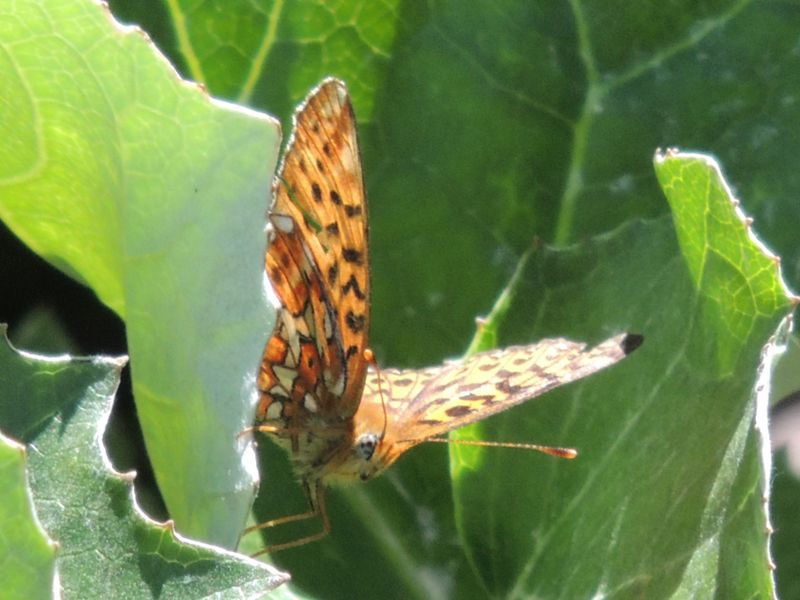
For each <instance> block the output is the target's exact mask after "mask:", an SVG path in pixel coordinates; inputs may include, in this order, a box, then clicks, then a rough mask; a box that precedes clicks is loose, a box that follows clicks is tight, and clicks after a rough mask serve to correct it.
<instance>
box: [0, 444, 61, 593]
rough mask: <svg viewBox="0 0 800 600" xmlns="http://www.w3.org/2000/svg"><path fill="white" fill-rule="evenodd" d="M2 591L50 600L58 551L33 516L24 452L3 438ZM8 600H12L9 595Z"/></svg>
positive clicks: (0, 468) (0, 486)
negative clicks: (56, 552)
mask: <svg viewBox="0 0 800 600" xmlns="http://www.w3.org/2000/svg"><path fill="white" fill-rule="evenodd" d="M0 490H2V500H3V501H2V502H0V530H1V531H2V532H3V535H2V537H0V556H3V557H5V558H4V560H3V561H2V563H0V587H1V588H2V589H3V590H4V593H5V594H12V595H13V597H14V598H48V597H50V593H51V590H52V588H53V584H52V582H53V575H54V573H55V547H54V545H53V544H51V543H50V540H48V539H47V535H45V533H44V531H42V529H41V527H40V526H39V523H38V522H37V520H36V517H35V515H34V512H33V506H32V504H31V499H30V497H29V496H28V488H27V481H26V479H25V448H24V446H21V445H20V444H17V443H16V442H14V441H13V440H11V439H9V438H7V437H5V436H4V435H2V434H0ZM8 597H9V598H11V597H12V596H11V595H9V596H8Z"/></svg>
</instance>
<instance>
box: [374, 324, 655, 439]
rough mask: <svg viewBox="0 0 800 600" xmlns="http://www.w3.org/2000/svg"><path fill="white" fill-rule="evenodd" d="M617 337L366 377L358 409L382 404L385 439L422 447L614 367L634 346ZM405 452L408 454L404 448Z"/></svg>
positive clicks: (632, 338)
mask: <svg viewBox="0 0 800 600" xmlns="http://www.w3.org/2000/svg"><path fill="white" fill-rule="evenodd" d="M641 341H642V339H641V336H637V335H632V334H623V335H618V336H616V337H613V338H610V339H608V340H606V341H605V342H603V343H601V344H599V345H597V346H595V347H594V348H591V349H586V344H584V343H580V342H573V341H570V340H566V339H563V338H554V339H545V340H542V341H540V342H538V343H536V344H532V345H529V346H511V347H509V348H503V349H498V350H490V351H488V352H481V353H479V354H475V355H473V356H470V357H468V358H466V359H465V360H463V361H461V362H457V363H452V364H444V365H442V366H439V367H433V368H428V369H421V370H396V369H386V370H383V371H381V373H380V384H379V379H378V376H377V374H376V373H375V372H374V371H372V370H370V373H369V375H368V377H367V384H366V388H365V391H364V400H363V401H364V402H365V403H366V402H370V403H379V402H380V401H381V400H380V395H379V387H380V391H382V392H383V398H384V400H385V401H386V402H387V412H388V414H389V425H388V426H389V427H390V428H392V429H393V431H392V438H393V439H394V440H398V441H423V440H424V439H426V438H430V437H434V436H438V435H441V434H443V433H446V432H448V431H451V430H453V429H458V428H459V427H463V426H465V425H468V424H470V423H474V422H475V421H479V420H481V419H485V418H486V417H488V416H490V415H493V414H496V413H499V412H501V411H504V410H506V409H507V408H510V407H512V406H515V405H517V404H520V403H522V402H524V401H526V400H529V399H531V398H534V397H536V396H539V395H540V394H543V393H545V392H547V391H548V390H551V389H553V388H556V387H558V386H560V385H564V384H566V383H569V382H571V381H575V380H578V379H581V378H583V377H586V376H587V375H591V374H592V373H594V372H596V371H599V370H600V369H604V368H605V367H608V366H610V365H613V364H614V363H616V362H618V361H620V360H622V359H623V358H624V357H625V356H626V355H627V354H629V353H630V352H632V351H633V350H634V349H635V348H636V347H638V346H639V345H640V344H641ZM409 447H410V446H409Z"/></svg>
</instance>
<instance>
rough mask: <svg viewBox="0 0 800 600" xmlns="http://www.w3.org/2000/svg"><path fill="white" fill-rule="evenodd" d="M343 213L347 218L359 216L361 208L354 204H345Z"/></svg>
mask: <svg viewBox="0 0 800 600" xmlns="http://www.w3.org/2000/svg"><path fill="white" fill-rule="evenodd" d="M344 212H345V214H346V215H347V216H348V217H355V216H356V215H360V214H361V207H360V206H358V205H356V204H345V205H344Z"/></svg>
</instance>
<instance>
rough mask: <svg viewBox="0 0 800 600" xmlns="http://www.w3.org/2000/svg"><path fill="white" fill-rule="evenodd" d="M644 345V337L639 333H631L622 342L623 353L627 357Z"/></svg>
mask: <svg viewBox="0 0 800 600" xmlns="http://www.w3.org/2000/svg"><path fill="white" fill-rule="evenodd" d="M642 344H644V336H643V335H641V334H639V333H629V334H628V335H626V336H625V339H623V340H622V344H621V346H622V351H623V352H624V353H625V356H627V355H628V354H630V353H631V352H633V351H634V350H636V349H637V348H638V347H639V346H641V345H642Z"/></svg>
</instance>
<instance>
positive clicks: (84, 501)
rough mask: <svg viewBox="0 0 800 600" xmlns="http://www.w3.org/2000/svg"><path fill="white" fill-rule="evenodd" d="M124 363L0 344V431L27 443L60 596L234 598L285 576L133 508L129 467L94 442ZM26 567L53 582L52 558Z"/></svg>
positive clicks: (39, 579) (44, 582)
mask: <svg viewBox="0 0 800 600" xmlns="http://www.w3.org/2000/svg"><path fill="white" fill-rule="evenodd" d="M1 333H2V334H3V335H5V328H4V327H3V329H2V332H1ZM125 362H126V360H125V359H124V358H122V359H120V358H103V357H95V358H70V357H67V356H63V357H56V358H46V357H41V356H35V355H25V354H20V353H17V352H15V351H14V350H13V349H12V348H11V347H10V346H9V345H8V343H7V342H6V341H5V340H3V342H2V343H0V385H2V389H0V397H2V403H0V428H2V430H3V431H4V432H6V433H8V434H10V435H12V436H14V437H15V438H17V439H19V440H23V441H24V442H25V443H26V445H27V448H28V452H27V465H26V468H27V474H28V480H29V492H28V493H29V494H30V498H31V499H32V501H33V505H34V507H35V511H36V515H37V516H38V519H39V520H40V521H41V523H42V527H43V528H44V529H45V531H47V533H48V535H49V536H50V537H51V538H52V539H53V540H54V541H55V542H57V544H58V553H57V561H56V567H57V569H58V584H59V586H60V589H61V594H62V595H63V597H65V598H86V597H97V598H119V597H123V596H132V597H150V596H151V595H153V594H156V595H163V594H166V595H167V596H169V597H170V598H198V597H200V596H207V595H209V594H219V597H230V598H233V597H241V594H245V595H248V594H252V595H257V594H261V593H264V592H266V591H269V590H271V589H273V588H275V587H276V586H278V585H280V584H281V583H283V582H284V581H286V579H287V577H286V575H285V574H282V573H279V572H277V571H274V570H272V569H270V568H269V567H267V566H266V565H260V564H259V563H257V562H255V561H252V560H248V559H246V558H244V557H242V556H240V555H235V554H231V553H229V552H225V551H224V550H222V549H219V548H213V547H211V546H207V545H203V544H197V543H191V542H188V541H187V540H185V539H182V538H178V537H176V535H175V532H174V528H173V525H172V523H171V522H168V523H165V524H159V523H155V522H153V521H151V520H149V519H148V518H147V517H145V516H144V515H143V514H142V513H141V512H140V511H139V510H138V508H136V507H135V502H134V498H133V486H132V481H133V477H134V474H133V473H127V474H126V473H117V472H115V471H114V470H113V468H112V467H111V465H110V463H109V462H108V459H107V457H106V454H105V449H104V448H103V446H102V442H101V440H102V438H103V431H104V429H105V425H106V422H107V420H108V415H109V413H110V411H111V404H112V401H113V398H114V393H115V391H116V389H117V385H118V384H119V374H120V371H121V369H122V367H123V366H124V364H125ZM6 489H7V488H5V487H4V490H6ZM23 495H24V492H23ZM9 496H10V495H9ZM7 497H8V496H7ZM4 504H5V503H4ZM4 531H9V533H10V532H11V530H7V529H6V528H4ZM28 545H30V543H29V544H28ZM50 552H51V553H52V550H51V551H50ZM5 556H6V559H5V561H8V560H9V558H10V557H11V556H17V557H20V558H21V556H22V555H21V554H19V553H18V552H16V551H12V552H7V553H6V554H5ZM27 568H28V571H27V573H26V572H25V571H22V570H19V571H18V576H26V579H28V581H29V582H30V583H34V582H36V583H38V584H39V585H40V586H44V587H45V589H46V590H47V591H48V592H49V591H50V590H52V589H54V585H55V584H54V581H53V566H52V557H51V561H50V566H49V568H48V567H47V565H46V564H45V565H36V564H35V563H32V562H29V563H28V566H27ZM31 571H34V572H31ZM6 581H8V579H6ZM9 583H11V582H9ZM4 589H10V590H14V591H17V590H19V591H22V588H19V587H10V588H4ZM20 597H30V596H20ZM38 597H44V596H43V595H42V594H40V595H39V596H38Z"/></svg>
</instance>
